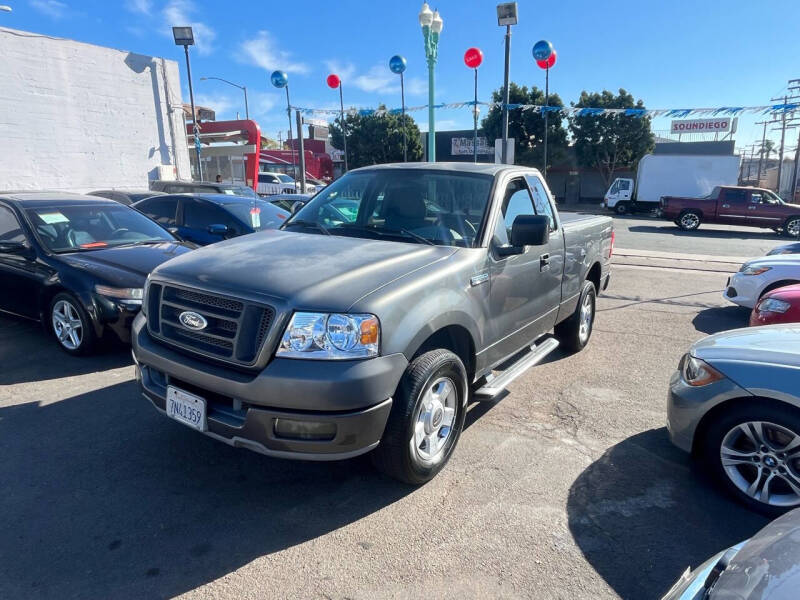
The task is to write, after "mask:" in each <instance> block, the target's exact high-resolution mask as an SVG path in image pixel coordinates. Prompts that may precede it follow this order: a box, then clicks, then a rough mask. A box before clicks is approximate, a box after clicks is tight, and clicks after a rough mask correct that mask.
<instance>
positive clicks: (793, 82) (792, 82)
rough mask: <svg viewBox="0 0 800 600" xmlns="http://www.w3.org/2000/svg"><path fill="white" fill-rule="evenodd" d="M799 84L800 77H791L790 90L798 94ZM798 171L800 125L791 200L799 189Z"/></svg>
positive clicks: (799, 164) (791, 200) (799, 162)
mask: <svg viewBox="0 0 800 600" xmlns="http://www.w3.org/2000/svg"><path fill="white" fill-rule="evenodd" d="M792 84H794V85H792ZM798 84H800V79H790V80H789V91H790V92H794V94H795V95H797V94H798V93H799V92H800V85H798ZM798 171H800V127H798V134H797V148H795V151H794V172H793V173H792V185H791V187H790V188H789V198H788V201H789V202H794V196H795V192H796V190H797V178H798Z"/></svg>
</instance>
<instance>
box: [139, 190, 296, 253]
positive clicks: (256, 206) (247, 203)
mask: <svg viewBox="0 0 800 600" xmlns="http://www.w3.org/2000/svg"><path fill="white" fill-rule="evenodd" d="M132 206H133V208H135V209H136V210H138V211H141V212H142V213H144V214H145V215H147V216H148V217H150V218H151V219H153V220H154V221H156V222H157V223H158V224H159V225H161V226H162V227H165V228H167V229H169V230H170V231H172V232H173V233H175V234H177V235H178V236H180V238H181V239H183V240H186V241H188V242H192V243H194V244H197V245H199V246H205V245H207V244H213V243H214V242H219V241H221V240H226V239H228V238H232V237H236V236H239V235H245V234H248V233H253V232H255V231H261V230H263V229H277V228H278V227H280V226H281V225H282V224H283V222H284V221H285V220H286V218H287V217H288V216H289V212H287V211H285V210H283V209H281V208H279V207H277V206H275V205H273V204H270V203H269V202H266V201H264V200H261V199H258V200H256V199H251V198H245V197H243V196H235V195H232V194H169V195H166V196H155V197H153V198H146V199H145V200H141V201H140V202H136V203H134V204H133V205H132Z"/></svg>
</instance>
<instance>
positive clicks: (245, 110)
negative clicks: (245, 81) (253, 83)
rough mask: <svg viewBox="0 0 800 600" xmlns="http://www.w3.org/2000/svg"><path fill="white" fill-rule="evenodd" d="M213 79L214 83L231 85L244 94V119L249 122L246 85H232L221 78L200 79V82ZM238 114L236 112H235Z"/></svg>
mask: <svg viewBox="0 0 800 600" xmlns="http://www.w3.org/2000/svg"><path fill="white" fill-rule="evenodd" d="M210 79H213V80H215V81H221V82H222V83H227V84H228V85H232V86H233V87H235V88H239V89H240V90H242V91H243V92H244V118H245V119H247V120H248V121H249V120H250V107H248V105H247V86H246V85H239V84H238V83H233V82H232V81H228V80H227V79H223V78H222V77H201V78H200V81H208V80H210ZM237 114H238V112H237Z"/></svg>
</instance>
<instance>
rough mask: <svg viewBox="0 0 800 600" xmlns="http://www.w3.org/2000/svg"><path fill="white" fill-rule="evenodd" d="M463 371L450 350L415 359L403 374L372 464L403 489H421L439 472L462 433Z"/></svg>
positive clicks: (464, 375)
mask: <svg viewBox="0 0 800 600" xmlns="http://www.w3.org/2000/svg"><path fill="white" fill-rule="evenodd" d="M466 405H467V371H466V369H465V368H464V364H463V363H462V362H461V359H460V358H458V356H456V355H455V354H453V353H452V352H450V351H449V350H443V349H440V350H432V351H430V352H426V353H425V354H422V355H421V356H418V357H417V358H415V359H414V360H413V361H412V362H411V364H410V365H409V366H408V368H407V369H406V372H405V373H404V374H403V378H402V379H401V380H400V385H399V386H398V388H397V392H396V394H395V397H394V399H393V401H392V410H391V412H390V413H389V420H388V422H387V423H386V429H385V431H384V433H383V438H382V439H381V443H380V445H379V446H378V447H377V448H376V449H375V450H374V451H373V452H372V462H373V464H374V465H375V466H376V467H377V468H378V469H379V470H380V471H383V472H384V473H386V474H387V475H389V476H390V477H393V478H395V479H398V480H400V481H402V482H404V483H409V484H412V485H420V484H422V483H425V482H427V481H430V480H431V479H433V478H434V477H435V476H436V474H437V473H438V472H439V471H441V470H442V468H443V467H444V465H445V464H447V461H448V460H449V459H450V455H451V454H452V453H453V450H454V449H455V447H456V444H457V443H458V438H459V436H460V435H461V430H462V429H463V428H464V416H465V414H466Z"/></svg>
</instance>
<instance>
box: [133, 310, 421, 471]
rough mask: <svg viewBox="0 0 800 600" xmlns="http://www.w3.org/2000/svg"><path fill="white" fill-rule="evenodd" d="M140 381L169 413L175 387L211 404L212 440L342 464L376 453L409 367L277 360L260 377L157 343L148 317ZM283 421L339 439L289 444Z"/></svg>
mask: <svg viewBox="0 0 800 600" xmlns="http://www.w3.org/2000/svg"><path fill="white" fill-rule="evenodd" d="M132 344H133V354H134V359H135V361H136V378H137V381H138V382H139V384H140V386H141V389H142V392H143V394H144V396H145V397H146V398H148V399H149V400H150V401H151V402H152V404H153V405H154V406H155V407H156V408H157V409H158V410H160V411H162V412H164V411H165V406H166V401H165V398H166V388H167V385H173V386H175V387H177V388H180V389H184V390H185V391H188V392H190V393H193V394H196V395H198V396H201V397H202V398H204V399H205V400H206V419H207V430H206V431H204V433H205V434H206V435H209V436H210V437H213V438H215V439H217V440H220V441H223V442H225V443H227V444H230V445H232V446H237V447H244V448H248V449H250V450H254V451H256V452H260V453H262V454H268V455H271V456H279V457H283V458H299V459H307V460H337V459H344V458H350V457H352V456H357V455H358V454H363V453H365V452H368V451H369V450H371V449H373V448H375V447H376V446H377V445H378V443H379V442H380V439H381V437H382V436H383V430H384V428H385V426H386V421H387V419H388V417H389V411H390V410H391V406H392V395H393V394H394V392H395V389H396V388H397V385H398V383H399V381H400V378H401V377H402V375H403V372H404V371H405V369H406V367H407V366H408V361H407V360H406V358H405V356H403V355H402V354H393V355H389V356H381V357H378V358H374V359H370V360H362V361H312V360H293V359H273V360H272V361H271V362H270V363H269V364H268V365H267V366H266V367H265V368H264V369H263V370H262V371H260V372H258V373H243V372H241V371H236V370H233V369H229V368H226V367H221V366H216V365H212V364H209V363H207V362H203V361H200V360H197V359H194V358H191V357H189V356H187V355H185V354H181V353H178V352H176V351H175V350H172V349H170V348H169V347H167V346H164V345H162V344H160V343H157V342H156V341H155V340H153V339H152V338H151V337H150V335H149V334H148V332H147V326H146V323H145V319H144V317H143V316H142V317H140V318H137V319H136V320H135V321H134V326H133V338H132ZM276 419H291V420H295V421H307V422H313V423H329V424H330V423H332V424H334V425H335V427H336V433H335V434H334V435H333V437H332V439H327V440H306V439H295V438H287V437H283V436H280V435H277V434H276V432H275V420H276Z"/></svg>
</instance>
